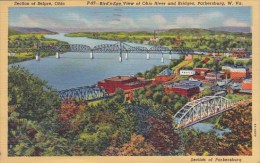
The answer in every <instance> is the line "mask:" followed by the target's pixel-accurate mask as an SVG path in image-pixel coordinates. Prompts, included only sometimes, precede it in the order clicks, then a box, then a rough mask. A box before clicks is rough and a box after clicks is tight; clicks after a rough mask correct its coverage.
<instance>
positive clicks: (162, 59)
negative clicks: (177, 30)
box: [161, 54, 164, 63]
mask: <svg viewBox="0 0 260 163" xmlns="http://www.w3.org/2000/svg"><path fill="white" fill-rule="evenodd" d="M161 62H162V63H163V62H164V58H163V54H162V58H161Z"/></svg>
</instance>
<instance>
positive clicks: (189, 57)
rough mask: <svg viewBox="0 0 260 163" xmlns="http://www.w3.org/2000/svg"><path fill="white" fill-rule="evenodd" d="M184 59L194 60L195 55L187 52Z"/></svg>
mask: <svg viewBox="0 0 260 163" xmlns="http://www.w3.org/2000/svg"><path fill="white" fill-rule="evenodd" d="M184 60H187V61H192V60H193V55H191V54H187V55H185V58H184Z"/></svg>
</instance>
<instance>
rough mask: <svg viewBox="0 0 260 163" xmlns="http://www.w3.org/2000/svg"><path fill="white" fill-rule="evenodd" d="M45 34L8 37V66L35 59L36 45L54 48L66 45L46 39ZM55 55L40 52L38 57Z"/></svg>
mask: <svg viewBox="0 0 260 163" xmlns="http://www.w3.org/2000/svg"><path fill="white" fill-rule="evenodd" d="M45 36H46V34H21V33H15V34H12V35H9V36H8V53H9V54H8V64H13V63H18V62H23V61H27V60H32V59H35V55H36V52H37V44H39V45H49V46H55V45H57V44H67V42H64V41H59V40H57V39H51V38H46V37H45ZM53 55H55V52H47V51H41V52H40V57H41V58H44V57H48V56H53Z"/></svg>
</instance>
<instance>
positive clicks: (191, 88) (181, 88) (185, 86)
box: [164, 80, 201, 97]
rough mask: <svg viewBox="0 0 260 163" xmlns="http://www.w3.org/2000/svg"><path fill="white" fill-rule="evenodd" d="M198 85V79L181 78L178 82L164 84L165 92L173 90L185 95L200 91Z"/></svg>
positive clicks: (199, 83) (188, 95) (189, 95)
mask: <svg viewBox="0 0 260 163" xmlns="http://www.w3.org/2000/svg"><path fill="white" fill-rule="evenodd" d="M200 85H201V82H198V81H189V80H181V81H180V82H179V83H173V84H166V85H164V88H165V92H166V93H170V92H174V93H176V94H180V95H183V96H186V97H191V96H193V95H196V94H199V93H200V88H199V87H200Z"/></svg>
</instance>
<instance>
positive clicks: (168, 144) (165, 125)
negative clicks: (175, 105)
mask: <svg viewBox="0 0 260 163" xmlns="http://www.w3.org/2000/svg"><path fill="white" fill-rule="evenodd" d="M164 119H165V120H166V121H163V120H161V119H157V118H153V117H152V118H149V119H148V120H147V122H148V123H149V125H150V126H149V134H148V136H147V138H148V141H149V142H150V143H151V144H152V145H153V146H154V148H155V149H156V150H157V151H158V153H159V154H161V155H170V154H174V152H175V150H176V149H178V147H179V143H180V142H179V136H178V135H177V134H176V133H175V132H174V130H173V127H172V124H171V120H170V118H169V117H165V118H164Z"/></svg>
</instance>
